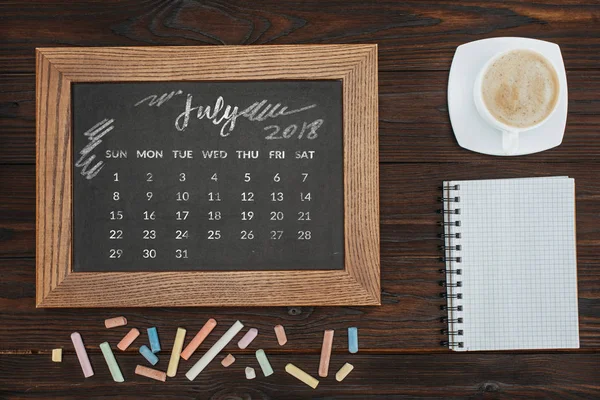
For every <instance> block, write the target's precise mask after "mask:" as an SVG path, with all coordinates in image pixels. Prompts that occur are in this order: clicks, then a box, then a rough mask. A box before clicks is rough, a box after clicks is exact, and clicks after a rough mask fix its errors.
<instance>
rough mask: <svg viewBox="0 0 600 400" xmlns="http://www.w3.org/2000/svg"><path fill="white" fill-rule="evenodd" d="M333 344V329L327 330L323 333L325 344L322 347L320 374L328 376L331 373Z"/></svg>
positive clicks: (324, 376)
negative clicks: (330, 363)
mask: <svg viewBox="0 0 600 400" xmlns="http://www.w3.org/2000/svg"><path fill="white" fill-rule="evenodd" d="M332 345H333V329H327V330H325V333H324V334H323V346H322V347H321V361H320V362H319V376H320V377H321V378H326V377H327V374H328V373H329V359H330V358H331V347H332Z"/></svg>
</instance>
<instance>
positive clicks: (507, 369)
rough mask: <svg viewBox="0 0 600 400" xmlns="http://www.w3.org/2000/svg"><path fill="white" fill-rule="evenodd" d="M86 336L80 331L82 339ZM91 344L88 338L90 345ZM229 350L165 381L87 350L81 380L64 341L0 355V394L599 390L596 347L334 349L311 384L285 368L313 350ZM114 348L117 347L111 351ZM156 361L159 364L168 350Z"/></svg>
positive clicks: (513, 394) (234, 395) (358, 395)
mask: <svg viewBox="0 0 600 400" xmlns="http://www.w3.org/2000/svg"><path fill="white" fill-rule="evenodd" d="M84 340H85V338H84ZM94 345H95V344H94ZM226 349H227V350H228V351H231V352H232V353H233V354H234V355H235V356H236V357H237V360H236V362H235V363H234V364H233V365H232V366H231V367H229V368H223V367H222V366H221V365H220V364H219V363H218V361H220V359H221V358H222V357H223V355H221V356H219V358H218V359H217V360H218V361H213V363H211V364H210V365H209V366H208V367H207V369H206V370H204V371H203V372H202V373H201V374H200V375H199V376H198V378H196V380H195V381H194V382H190V381H188V380H187V379H186V378H185V376H184V373H185V372H187V370H188V368H189V367H190V366H191V365H192V364H193V363H194V362H195V361H196V359H197V357H195V358H194V359H193V360H191V361H189V362H186V361H183V360H182V361H181V363H180V365H179V370H178V374H177V376H176V377H174V378H168V379H167V382H164V383H161V382H156V381H151V380H149V379H147V378H144V377H140V376H137V375H134V374H133V371H134V369H135V366H136V365H137V364H138V363H139V364H144V365H145V360H144V359H143V358H142V357H141V356H140V355H133V354H131V355H123V354H121V353H118V354H116V357H117V360H118V362H119V364H120V367H121V370H122V372H123V375H124V377H125V382H124V383H118V384H117V383H115V382H113V381H112V379H111V377H110V374H109V372H108V368H107V367H106V364H105V363H104V360H103V358H102V355H101V354H100V353H99V352H98V351H94V352H93V353H92V354H91V361H92V365H93V367H94V369H95V375H94V376H92V377H90V378H88V379H84V378H83V375H82V373H81V369H80V367H79V364H78V362H77V359H76V356H75V354H73V351H71V348H69V349H68V350H67V351H66V353H65V355H64V361H63V362H62V363H60V364H58V363H52V362H51V361H50V355H49V354H37V355H10V356H0V397H2V398H3V399H7V400H14V399H34V398H61V399H74V398H86V399H100V398H103V399H104V398H106V397H108V396H119V397H121V398H125V397H131V396H133V397H139V396H140V394H141V393H145V395H144V397H145V398H169V399H188V398H199V399H214V400H217V399H221V400H224V399H265V400H266V399H286V400H290V399H307V398H313V399H325V398H333V396H335V398H336V399H356V400H358V399H361V400H362V399H366V398H368V399H405V398H406V399H413V398H426V399H458V398H494V399H515V398H534V397H535V398H552V399H571V400H573V399H592V398H598V396H600V385H599V383H598V380H597V375H598V374H597V372H598V371H597V366H598V364H599V363H600V355H599V354H577V355H576V354H562V355H556V354H553V355H549V354H535V355H532V354H514V355H510V354H470V355H466V356H463V355H459V354H437V355H386V356H381V355H379V356H373V355H370V356H365V355H360V354H358V355H350V354H347V353H345V354H334V355H333V356H332V361H331V365H330V370H329V372H330V374H329V376H328V377H327V378H320V383H319V386H318V387H317V389H316V390H313V389H311V388H309V387H308V386H306V385H304V384H303V383H301V382H300V381H298V380H296V379H295V378H293V377H291V376H290V375H288V374H287V373H286V372H285V371H284V367H285V365H286V364H287V363H288V362H292V363H294V364H295V365H297V366H298V367H300V368H303V369H304V370H306V372H308V373H310V374H313V375H314V376H315V377H316V376H317V374H316V372H317V367H318V363H319V357H318V355H299V354H297V355H278V354H268V353H267V354H268V356H269V360H270V362H271V364H272V366H273V369H274V371H275V373H274V375H272V376H270V377H267V378H265V377H263V376H262V373H261V371H260V368H259V366H258V363H257V362H256V359H255V358H254V356H253V355H251V354H245V355H239V354H238V353H236V352H235V349H234V345H229V346H228V347H227V348H226ZM115 351H117V352H118V350H115ZM161 357H162V358H161V360H160V361H159V364H158V365H157V367H158V368H159V369H162V370H163V371H164V370H166V364H167V362H168V354H161ZM345 362H350V363H352V364H353V365H354V367H355V369H354V371H352V372H351V373H350V375H348V377H347V378H346V380H345V381H344V382H342V383H339V382H337V381H336V380H335V378H334V374H335V372H336V371H337V370H338V369H339V368H340V367H341V366H342V365H343V364H344V363H345ZM246 366H252V367H254V368H255V369H256V374H257V378H256V379H255V380H253V381H247V380H246V379H245V377H244V368H245V367H246Z"/></svg>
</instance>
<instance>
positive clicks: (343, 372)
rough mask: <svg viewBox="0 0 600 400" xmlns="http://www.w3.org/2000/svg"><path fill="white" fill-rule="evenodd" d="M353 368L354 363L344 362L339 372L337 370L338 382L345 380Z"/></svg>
mask: <svg viewBox="0 0 600 400" xmlns="http://www.w3.org/2000/svg"><path fill="white" fill-rule="evenodd" d="M353 369H354V365H352V364H350V363H346V364H344V365H343V366H342V368H340V370H339V371H338V372H336V374H335V380H336V381H338V382H341V381H343V380H344V379H345V378H346V377H347V376H348V374H349V373H350V372H351V371H352V370H353Z"/></svg>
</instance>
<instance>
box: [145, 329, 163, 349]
mask: <svg viewBox="0 0 600 400" xmlns="http://www.w3.org/2000/svg"><path fill="white" fill-rule="evenodd" d="M146 332H148V341H149V342H150V349H151V350H152V352H153V353H158V352H159V351H160V340H158V331H157V330H156V327H154V326H153V327H152V328H148V329H147V330H146Z"/></svg>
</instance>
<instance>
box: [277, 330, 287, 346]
mask: <svg viewBox="0 0 600 400" xmlns="http://www.w3.org/2000/svg"><path fill="white" fill-rule="evenodd" d="M275 336H277V343H279V345H280V346H283V345H284V344H286V343H287V336H286V335H285V329H284V327H283V326H281V325H275Z"/></svg>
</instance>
